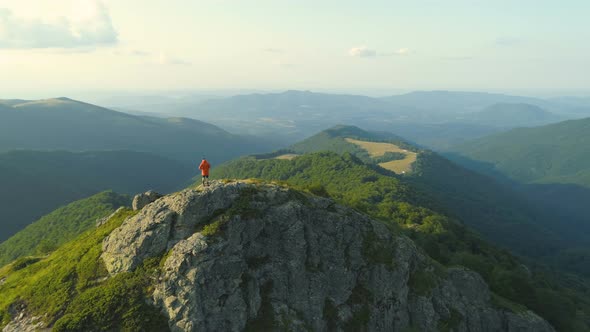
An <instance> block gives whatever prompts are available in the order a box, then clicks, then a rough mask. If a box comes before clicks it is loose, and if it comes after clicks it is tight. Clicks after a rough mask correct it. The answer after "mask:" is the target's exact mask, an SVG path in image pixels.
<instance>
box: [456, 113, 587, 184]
mask: <svg viewBox="0 0 590 332" xmlns="http://www.w3.org/2000/svg"><path fill="white" fill-rule="evenodd" d="M455 150H456V151H457V152H459V153H461V154H462V155H465V156H467V157H469V158H472V159H475V160H479V161H483V162H489V163H491V164H493V166H495V168H496V169H497V170H499V171H501V172H503V173H504V174H506V175H508V176H509V177H511V178H512V179H515V180H518V181H521V182H525V183H535V182H536V183H550V182H554V183H575V184H579V185H584V186H587V187H590V119H582V120H571V121H565V122H560V123H557V124H552V125H548V126H543V127H537V128H522V129H514V130H511V131H508V132H505V133H500V134H496V135H491V136H488V137H484V138H481V139H478V140H475V141H472V142H468V143H466V144H463V145H461V146H458V147H456V148H455Z"/></svg>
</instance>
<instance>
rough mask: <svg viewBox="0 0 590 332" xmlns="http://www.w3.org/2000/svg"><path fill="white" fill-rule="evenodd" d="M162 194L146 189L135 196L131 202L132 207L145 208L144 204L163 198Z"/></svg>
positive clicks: (136, 208)
mask: <svg viewBox="0 0 590 332" xmlns="http://www.w3.org/2000/svg"><path fill="white" fill-rule="evenodd" d="M161 197H162V195H161V194H158V193H157V192H155V191H153V190H150V191H146V192H145V193H143V194H138V195H135V196H134V197H133V202H132V203H131V207H132V208H133V210H134V211H137V210H141V209H143V207H144V206H146V205H148V204H150V203H153V202H155V201H156V200H157V199H159V198H161Z"/></svg>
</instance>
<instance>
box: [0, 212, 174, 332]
mask: <svg viewBox="0 0 590 332" xmlns="http://www.w3.org/2000/svg"><path fill="white" fill-rule="evenodd" d="M131 215H133V212H132V211H129V210H126V211H121V212H119V213H118V214H117V215H115V216H114V217H113V218H112V219H111V220H110V221H109V222H107V223H106V224H105V225H103V226H101V227H99V228H96V229H93V230H90V231H88V232H86V233H84V234H82V235H81V236H79V237H78V238H77V239H76V240H74V241H72V242H69V243H66V244H64V245H63V246H61V247H60V248H59V249H58V250H56V251H55V252H54V253H52V254H51V255H50V256H48V257H46V258H42V259H38V258H22V259H20V260H17V261H16V262H15V263H13V264H11V265H7V266H5V267H4V268H2V269H0V280H2V279H4V282H3V283H2V284H1V285H0V294H2V296H0V327H1V326H3V325H5V324H7V323H8V322H9V320H10V314H9V311H10V307H11V305H12V304H13V303H23V304H26V306H27V310H28V311H29V312H30V313H32V314H33V315H39V314H43V315H45V317H44V318H43V319H44V320H45V321H46V322H48V323H49V324H52V323H55V326H54V330H55V331H89V330H126V331H139V330H151V331H156V330H159V331H166V330H167V329H168V326H167V324H166V320H165V319H163V318H162V317H161V316H160V314H159V313H158V312H156V310H155V309H153V308H152V307H150V306H149V305H148V304H147V303H146V300H145V299H146V292H147V286H148V284H149V278H150V276H152V274H153V273H154V269H156V268H157V266H158V264H157V261H153V262H148V263H147V264H146V265H145V266H144V267H142V268H140V269H138V270H136V271H135V272H132V273H122V274H119V275H117V276H116V277H114V278H109V279H108V280H106V281H102V280H103V279H102V278H103V277H105V276H107V275H108V273H107V271H106V269H105V267H104V265H103V263H102V261H101V260H100V259H99V257H100V254H101V250H102V240H103V239H104V238H105V237H106V236H107V235H108V234H109V233H110V232H111V231H112V230H113V229H115V228H116V227H118V226H119V225H120V224H121V223H122V222H123V221H124V220H125V218H126V217H128V216H131Z"/></svg>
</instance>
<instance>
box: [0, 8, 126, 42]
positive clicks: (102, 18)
mask: <svg viewBox="0 0 590 332" xmlns="http://www.w3.org/2000/svg"><path fill="white" fill-rule="evenodd" d="M82 4H83V9H84V10H83V15H79V16H78V17H69V18H68V17H60V18H58V19H54V20H51V21H44V20H41V19H34V20H27V19H23V18H20V17H17V16H15V15H14V13H13V12H12V11H11V10H9V9H6V8H0V48H2V49H33V48H79V47H96V46H101V45H113V44H116V43H117V42H118V34H117V31H116V30H115V28H114V26H113V23H112V21H111V17H110V14H109V11H108V9H107V8H106V6H105V5H104V4H103V3H102V2H101V1H98V0H87V1H83V2H82Z"/></svg>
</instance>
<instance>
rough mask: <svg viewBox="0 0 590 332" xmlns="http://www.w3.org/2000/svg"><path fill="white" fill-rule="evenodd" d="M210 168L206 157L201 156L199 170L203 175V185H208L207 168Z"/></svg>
mask: <svg viewBox="0 0 590 332" xmlns="http://www.w3.org/2000/svg"><path fill="white" fill-rule="evenodd" d="M210 168H211V164H209V162H208V161H207V159H205V158H203V161H201V165H199V169H200V170H201V175H202V176H203V178H202V180H201V182H202V183H203V185H204V186H209V169H210Z"/></svg>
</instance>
